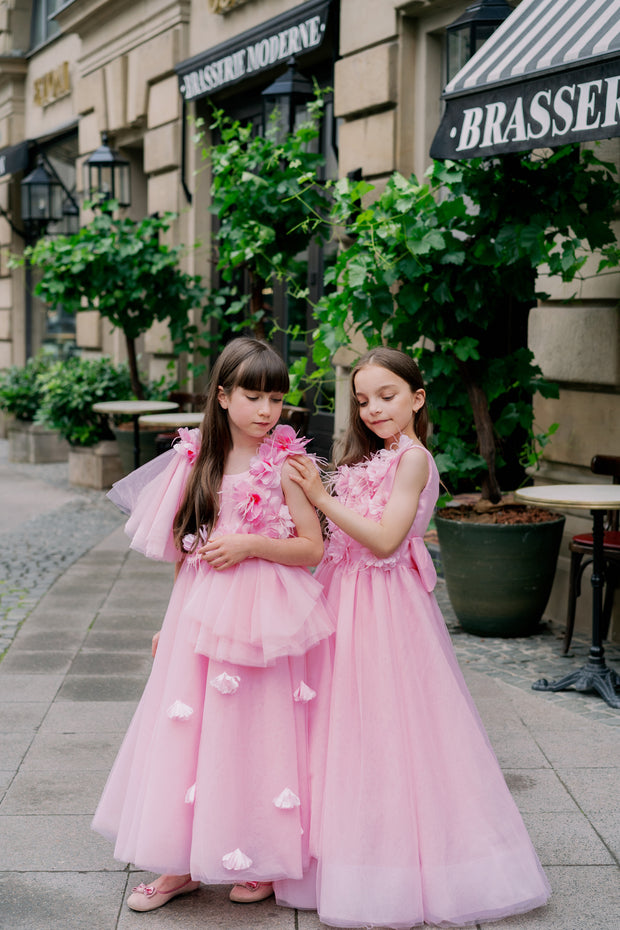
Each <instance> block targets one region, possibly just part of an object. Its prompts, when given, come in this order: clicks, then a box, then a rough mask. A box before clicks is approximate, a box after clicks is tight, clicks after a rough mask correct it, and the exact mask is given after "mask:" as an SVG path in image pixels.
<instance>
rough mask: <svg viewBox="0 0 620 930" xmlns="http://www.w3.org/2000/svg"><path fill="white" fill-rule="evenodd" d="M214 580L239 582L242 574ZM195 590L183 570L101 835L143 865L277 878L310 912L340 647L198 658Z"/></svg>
mask: <svg viewBox="0 0 620 930" xmlns="http://www.w3.org/2000/svg"><path fill="white" fill-rule="evenodd" d="M253 561H254V562H257V561H258V560H253ZM247 564H251V563H247ZM209 574H210V575H211V576H213V577H214V578H216V579H225V578H226V576H228V584H229V585H232V586H236V585H238V584H241V581H240V580H239V578H238V576H237V574H236V573H234V571H233V572H232V573H230V572H223V573H220V574H219V575H218V574H217V573H215V572H213V571H212V570H209ZM218 584H219V581H218ZM218 590H219V589H218ZM195 593H196V569H194V568H193V567H192V566H190V565H187V564H185V565H183V567H182V568H181V571H180V573H179V577H178V579H177V581H176V583H175V586H174V589H173V592H172V597H171V599H170V604H169V606H168V611H167V613H166V617H165V620H164V624H163V628H162V632H161V637H160V641H159V647H158V650H157V655H156V658H155V660H154V663H153V669H152V672H151V675H150V678H149V680H148V683H147V685H146V688H145V691H144V694H143V696H142V699H141V701H140V704H139V706H138V709H137V711H136V713H135V715H134V718H133V720H132V723H131V725H130V727H129V730H128V732H127V734H126V736H125V739H124V742H123V744H122V747H121V749H120V752H119V754H118V757H117V759H116V762H115V764H114V767H113V769H112V771H111V773H110V777H109V779H108V782H107V784H106V787H105V790H104V793H103V796H102V798H101V801H100V803H99V806H98V808H97V811H96V814H95V818H94V821H93V828H94V829H95V830H97V831H98V832H99V833H102V834H103V835H104V836H106V837H108V838H109V839H111V840H112V841H113V842H114V843H115V848H114V855H115V857H116V858H117V859H120V860H121V861H124V862H133V863H135V864H136V865H137V866H138V867H139V868H143V869H148V870H150V871H154V872H168V873H172V874H178V875H181V874H185V873H188V872H190V873H191V874H192V876H193V878H195V879H200V880H202V881H204V882H209V883H226V884H232V883H234V882H236V881H242V882H243V881H249V880H257V881H268V880H273V879H275V880H282V881H283V883H284V884H283V887H284V888H286V889H288V892H287V893H289V894H295V893H297V894H298V895H299V898H300V900H305V901H307V906H309V907H312V906H314V892H313V889H312V890H311V891H310V892H309V891H308V887H307V886H308V884H309V879H310V881H312V874H313V873H312V857H313V856H314V855H315V853H316V846H317V841H318V836H317V833H318V818H314V819H313V817H312V814H311V812H313V811H316V812H317V813H318V811H320V801H321V796H322V785H323V772H324V763H325V745H326V733H327V722H328V714H329V693H330V678H331V650H332V645H331V640H329V639H327V638H323V639H321V640H320V641H319V642H317V643H316V645H314V647H313V648H311V649H309V651H308V652H306V653H305V654H298V655H293V656H289V655H280V656H278V657H275V658H273V660H272V662H271V664H270V665H269V666H268V667H257V666H254V667H251V666H247V665H242V664H235V663H233V662H229V661H221V660H218V659H214V658H210V657H209V656H207V655H204V654H202V653H200V652H196V648H195V647H196V636H197V628H196V618H195V617H194V616H193V614H192V611H189V612H188V611H187V609H186V605H187V603H188V602H189V600H190V597H191V595H192V594H195ZM203 593H204V592H203ZM254 593H255V592H254V591H253V590H247V591H246V595H247V596H248V597H252V596H254ZM220 594H221V595H222V597H224V596H225V591H224V590H223V589H222V590H221V591H220ZM271 603H272V606H273V607H274V609H275V610H276V612H279V617H280V626H281V627H282V626H283V625H285V623H286V617H285V616H284V615H283V614H282V612H281V610H279V608H278V607H277V604H275V603H274V601H273V600H272V601H271ZM301 879H305V884H304V882H302V881H300V880H301ZM295 889H297V891H296V892H295Z"/></svg>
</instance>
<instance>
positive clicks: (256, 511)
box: [233, 482, 268, 527]
mask: <svg viewBox="0 0 620 930" xmlns="http://www.w3.org/2000/svg"><path fill="white" fill-rule="evenodd" d="M233 500H234V504H235V508H236V510H237V512H238V513H239V514H240V515H241V516H242V517H243V519H244V520H245V521H246V522H247V523H251V524H252V525H253V526H255V527H256V525H257V524H259V523H260V522H261V521H262V520H263V516H264V513H265V509H266V507H267V505H268V497H266V496H265V495H264V494H262V493H261V491H259V490H258V489H257V488H255V487H254V485H250V486H248V485H247V484H246V483H245V482H244V483H243V484H239V485H238V486H237V487H236V488H235V489H234V491H233Z"/></svg>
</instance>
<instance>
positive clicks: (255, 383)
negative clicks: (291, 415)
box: [234, 351, 289, 394]
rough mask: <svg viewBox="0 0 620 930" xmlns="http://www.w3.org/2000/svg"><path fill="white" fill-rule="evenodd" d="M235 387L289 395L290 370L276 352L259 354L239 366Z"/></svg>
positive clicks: (251, 356) (253, 355)
mask: <svg viewBox="0 0 620 930" xmlns="http://www.w3.org/2000/svg"><path fill="white" fill-rule="evenodd" d="M234 387H241V388H244V389H245V390H246V391H260V393H264V394H287V393H288V389H289V377H288V370H287V368H286V365H285V364H284V362H283V361H282V359H281V358H280V356H279V355H278V354H277V353H276V352H273V351H266V352H257V353H254V354H252V355H250V356H249V358H246V359H245V360H244V361H243V363H242V364H241V365H240V366H239V369H238V377H237V379H236V383H235V385H234Z"/></svg>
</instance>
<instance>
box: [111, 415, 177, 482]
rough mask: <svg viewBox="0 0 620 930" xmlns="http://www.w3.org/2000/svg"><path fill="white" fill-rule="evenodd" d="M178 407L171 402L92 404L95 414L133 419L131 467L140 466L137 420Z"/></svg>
mask: <svg viewBox="0 0 620 930" xmlns="http://www.w3.org/2000/svg"><path fill="white" fill-rule="evenodd" d="M178 409H179V405H178V404H176V403H174V402H173V401H171V400H111V401H100V402H99V403H97V404H93V410H94V411H95V413H106V414H108V415H109V416H123V417H131V418H132V419H133V467H134V469H135V468H137V467H138V466H139V464H140V424H139V419H140V417H141V416H142V414H146V413H164V412H166V411H168V412H169V411H172V410H178Z"/></svg>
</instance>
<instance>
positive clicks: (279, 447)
mask: <svg viewBox="0 0 620 930" xmlns="http://www.w3.org/2000/svg"><path fill="white" fill-rule="evenodd" d="M309 442H310V440H309V439H304V438H303V437H301V436H298V435H297V433H296V432H295V430H294V429H293V427H292V426H276V428H275V429H274V431H273V433H272V434H271V436H270V437H269V439H268V440H267V441H266V442H264V443H263V444H262V445H261V447H260V449H259V450H258V454H259V457H261V458H263V457H267V456H270V457H271V458H272V459H273V461H274V462H282V461H283V460H284V459H286V458H287V457H288V456H289V455H303V454H304V453H305V451H306V446H307V445H308V443H309ZM265 453H266V455H265Z"/></svg>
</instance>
